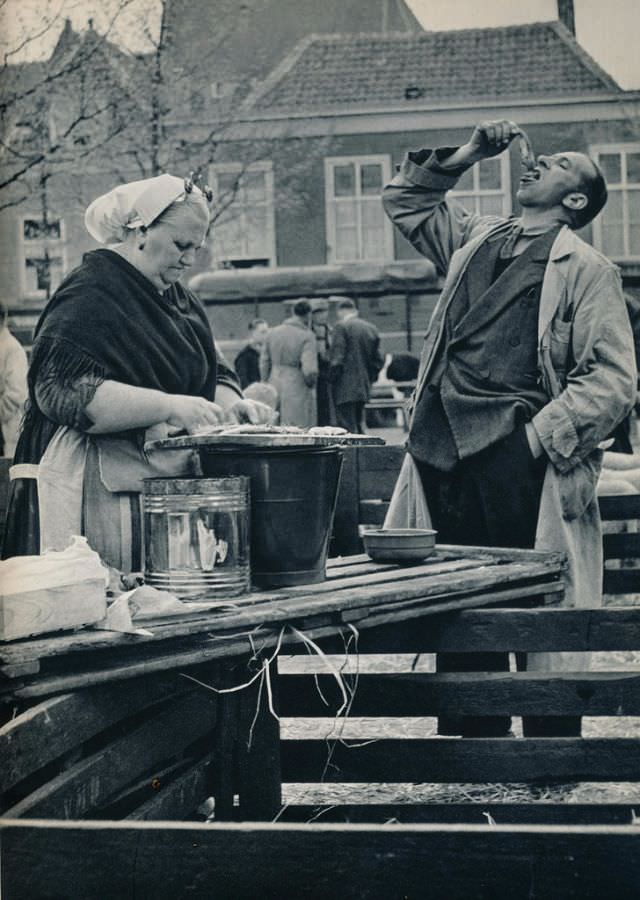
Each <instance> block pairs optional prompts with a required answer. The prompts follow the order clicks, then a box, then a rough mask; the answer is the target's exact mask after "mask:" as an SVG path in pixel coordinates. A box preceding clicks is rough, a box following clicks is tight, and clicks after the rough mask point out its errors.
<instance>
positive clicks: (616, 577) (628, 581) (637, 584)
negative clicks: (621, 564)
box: [603, 569, 640, 594]
mask: <svg viewBox="0 0 640 900" xmlns="http://www.w3.org/2000/svg"><path fill="white" fill-rule="evenodd" d="M603 590H604V593H605V594H639V593H640V569H605V573H604V579H603Z"/></svg>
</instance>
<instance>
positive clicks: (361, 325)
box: [330, 298, 384, 434]
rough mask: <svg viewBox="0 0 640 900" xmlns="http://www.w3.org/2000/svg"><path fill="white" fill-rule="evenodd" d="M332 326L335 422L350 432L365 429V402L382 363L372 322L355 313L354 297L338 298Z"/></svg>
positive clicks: (356, 432) (332, 375)
mask: <svg viewBox="0 0 640 900" xmlns="http://www.w3.org/2000/svg"><path fill="white" fill-rule="evenodd" d="M337 316H338V322H337V324H336V326H335V328H334V329H333V338H332V345H331V369H330V377H331V384H332V388H333V401H334V403H335V408H336V419H337V422H338V425H340V426H341V427H342V428H346V429H347V431H348V432H350V433H351V434H363V433H364V406H365V403H366V402H367V400H368V399H369V397H370V396H371V383H372V382H373V381H375V379H376V377H377V375H378V372H379V371H380V369H381V368H382V366H383V365H384V358H383V357H382V355H381V353H380V335H379V333H378V329H377V328H376V327H375V325H372V324H371V323H370V322H365V321H364V319H361V318H360V317H359V315H358V310H357V309H356V305H355V303H354V302H353V300H350V299H349V298H345V299H344V300H341V301H340V303H339V304H338V308H337Z"/></svg>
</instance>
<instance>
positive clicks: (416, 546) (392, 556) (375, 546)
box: [362, 528, 438, 562]
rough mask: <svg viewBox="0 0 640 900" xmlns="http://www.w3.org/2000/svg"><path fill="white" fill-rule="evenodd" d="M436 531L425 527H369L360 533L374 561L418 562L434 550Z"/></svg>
mask: <svg viewBox="0 0 640 900" xmlns="http://www.w3.org/2000/svg"><path fill="white" fill-rule="evenodd" d="M437 533H438V532H437V531H432V530H431V529H427V528H370V529H366V530H365V531H363V533H362V541H363V543H364V549H365V553H366V554H367V555H368V556H370V557H371V559H372V560H374V562H419V561H420V560H421V559H425V558H426V557H427V556H429V555H430V554H431V553H433V551H434V550H435V546H436V534H437Z"/></svg>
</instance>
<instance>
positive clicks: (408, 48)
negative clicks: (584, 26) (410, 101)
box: [241, 20, 622, 113]
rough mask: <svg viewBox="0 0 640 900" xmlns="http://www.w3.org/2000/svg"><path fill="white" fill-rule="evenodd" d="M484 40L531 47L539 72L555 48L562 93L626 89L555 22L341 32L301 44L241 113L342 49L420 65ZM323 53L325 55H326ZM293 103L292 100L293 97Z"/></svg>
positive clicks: (261, 103) (267, 100) (311, 36)
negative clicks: (364, 46)
mask: <svg viewBox="0 0 640 900" xmlns="http://www.w3.org/2000/svg"><path fill="white" fill-rule="evenodd" d="M482 36H486V39H487V41H489V40H490V39H492V38H493V39H494V40H495V41H497V43H498V44H499V45H501V42H506V43H505V46H512V47H518V46H522V47H528V46H529V45H530V48H531V52H529V56H528V58H529V64H530V65H531V66H533V67H534V69H535V70H536V71H539V70H541V69H543V68H544V59H543V58H538V62H537V65H536V57H535V56H531V53H532V52H533V48H535V47H536V46H537V45H538V44H539V43H540V41H542V42H543V44H544V46H547V45H548V46H549V47H552V48H554V49H553V51H552V53H553V56H554V58H556V57H557V58H562V57H563V56H564V57H565V68H566V67H567V66H568V68H567V71H568V72H569V73H570V77H569V81H568V82H567V85H566V86H565V85H564V83H563V82H559V83H558V84H557V89H558V91H559V93H562V92H563V91H567V90H568V91H569V93H571V92H572V86H573V83H574V82H575V83H576V84H582V85H584V86H585V89H588V90H589V91H590V92H591V93H592V94H594V93H601V92H604V91H608V92H615V93H620V92H622V88H621V87H620V86H619V85H618V84H617V82H616V81H615V80H614V79H613V78H612V77H611V76H609V75H608V74H607V73H606V72H605V71H604V70H603V69H602V68H601V67H600V66H599V65H598V64H597V63H596V62H595V60H594V59H593V58H592V57H591V56H590V55H589V53H587V51H586V50H584V49H583V48H582V47H581V46H580V44H579V43H578V41H577V40H576V39H575V38H574V37H573V36H572V35H571V34H570V32H569V31H568V29H567V28H566V27H565V26H564V25H562V24H561V23H559V22H558V21H556V20H545V21H539V22H529V23H524V24H521V25H504V26H499V27H497V28H496V27H487V28H460V29H447V30H438V31H423V32H405V31H403V32H398V31H395V32H387V33H386V34H382V33H380V32H343V33H326V34H323V33H319V32H314V33H312V34H309V35H307V36H306V37H304V38H302V39H301V40H300V41H299V42H298V43H297V44H296V45H295V46H294V48H293V49H292V50H291V51H290V52H289V53H288V54H287V55H286V56H285V58H284V59H283V60H282V62H281V63H280V64H279V65H278V66H276V67H275V68H274V69H273V70H272V71H271V72H270V73H269V74H268V75H267V77H266V78H265V79H264V80H263V81H262V82H260V83H259V84H258V85H256V86H255V88H254V89H253V90H252V91H251V92H250V93H249V94H248V95H247V97H246V98H245V100H244V102H243V104H242V107H241V109H242V112H244V113H248V112H251V111H258V110H259V108H260V107H261V106H263V107H264V108H265V109H266V108H268V107H270V106H271V105H272V102H271V101H270V95H273V97H274V98H277V97H278V95H279V93H281V92H282V91H284V92H285V94H286V93H287V90H289V93H291V91H292V90H293V88H291V87H290V86H289V85H290V81H291V78H295V75H296V74H297V72H298V68H297V67H300V69H301V72H302V73H303V77H306V78H307V79H308V78H310V77H312V75H311V74H310V73H309V72H307V71H306V69H308V68H309V66H311V67H312V68H313V66H314V65H317V64H318V60H321V59H323V57H324V54H329V55H330V56H331V55H333V57H335V56H336V54H337V55H338V56H339V55H340V53H342V52H343V51H342V49H341V48H342V47H344V48H345V50H344V54H345V57H347V56H348V55H349V53H348V48H349V47H352V48H353V52H358V53H359V50H358V51H356V48H359V45H360V42H362V41H365V42H369V49H370V55H371V58H372V59H374V58H375V57H377V55H381V56H384V55H385V53H389V52H391V51H392V50H393V47H394V45H395V46H396V47H397V50H398V53H399V55H400V56H401V57H402V58H404V54H407V59H408V58H409V57H412V58H413V57H415V58H416V59H417V58H419V57H421V55H424V59H425V60H427V59H430V58H431V57H433V56H434V48H435V47H437V45H438V42H439V39H447V40H448V41H450V42H453V44H454V45H455V44H456V42H458V43H459V44H460V45H461V46H464V45H465V43H466V44H469V42H471V45H472V46H475V45H479V44H481V43H482V41H481V40H478V39H479V38H481V37H482ZM313 48H317V50H315V51H314V49H313ZM323 48H326V49H324V50H323ZM331 48H333V49H331ZM474 52H476V51H474ZM526 52H528V51H526ZM307 53H309V54H310V56H309V60H310V62H309V63H307V62H306V59H307V57H306V56H305V54H307ZM472 55H473V54H472ZM539 56H540V55H538V57H539ZM316 57H317V59H316ZM314 59H315V63H314ZM441 63H442V60H441ZM443 64H444V63H443ZM346 65H347V68H348V63H346ZM445 68H446V65H445ZM325 73H326V75H327V77H329V73H328V72H326V69H324V70H323V72H322V73H320V77H323V76H324V75H325ZM281 86H282V87H281ZM288 86H289V88H288ZM447 86H449V87H451V86H453V87H455V85H450V84H449V83H448V82H447V85H443V87H447ZM456 89H457V88H456ZM463 90H464V88H463ZM521 92H522V88H520V89H519V90H518V91H517V93H521ZM574 92H575V90H574ZM293 93H294V94H297V95H300V91H299V90H298V91H297V92H296V91H293ZM514 93H515V92H514ZM302 94H303V95H305V96H306V95H307V94H308V90H307V91H306V94H305V89H302ZM524 95H527V91H526V90H524ZM300 96H302V95H300ZM443 96H445V94H443ZM446 96H451V97H454V96H456V94H455V93H451V94H448V93H447V94H446ZM289 99H290V100H291V97H290V98H289ZM316 99H317V98H316ZM285 102H286V101H285ZM344 102H346V103H349V102H353V99H352V100H351V101H349V99H348V96H347V95H345V99H344ZM365 102H366V101H365ZM275 103H276V106H278V105H279V104H278V100H277V99H276V101H275ZM265 104H266V106H265Z"/></svg>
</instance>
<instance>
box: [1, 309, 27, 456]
mask: <svg viewBox="0 0 640 900" xmlns="http://www.w3.org/2000/svg"><path fill="white" fill-rule="evenodd" d="M8 316H9V310H8V309H7V307H6V306H5V304H4V303H0V426H1V427H2V447H1V448H0V452H1V453H2V455H3V456H10V457H12V458H13V454H14V453H15V449H16V443H17V440H18V433H19V431H20V422H21V420H22V413H23V411H24V404H25V402H26V399H27V393H28V392H27V369H28V367H29V364H28V362H27V354H26V353H25V351H24V347H23V346H22V344H21V343H20V342H19V341H18V339H17V338H16V337H15V336H14V335H13V334H11V332H10V331H9V326H8V325H7V319H8Z"/></svg>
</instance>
